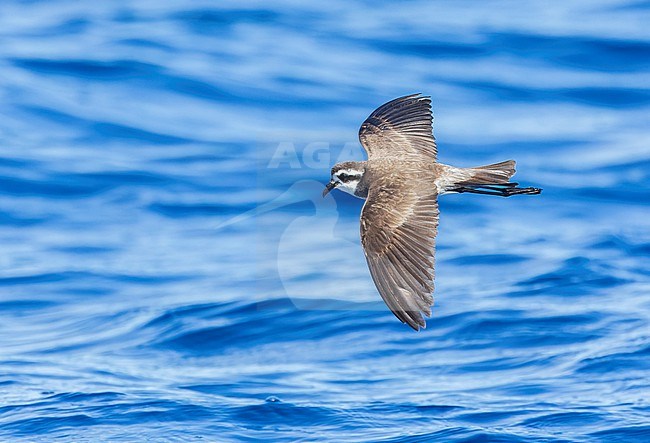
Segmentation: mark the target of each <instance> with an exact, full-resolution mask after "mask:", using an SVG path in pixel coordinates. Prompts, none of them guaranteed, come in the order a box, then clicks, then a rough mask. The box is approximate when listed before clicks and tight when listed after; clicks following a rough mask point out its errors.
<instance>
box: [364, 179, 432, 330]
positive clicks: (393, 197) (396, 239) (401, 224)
mask: <svg viewBox="0 0 650 443" xmlns="http://www.w3.org/2000/svg"><path fill="white" fill-rule="evenodd" d="M437 231H438V196H437V194H428V195H423V196H418V195H417V193H416V192H415V191H413V190H405V189H403V188H402V189H399V190H398V189H396V188H393V189H391V188H386V187H383V188H375V189H371V190H370V193H369V195H368V199H367V200H366V204H365V205H364V207H363V211H362V213H361V243H362V245H363V249H364V253H365V255H366V260H367V261H368V267H369V268H370V274H371V275H372V279H373V281H374V282H375V285H376V286H377V289H378V290H379V294H380V295H381V297H382V298H383V299H384V302H386V304H387V305H388V307H389V308H390V310H391V311H393V314H395V316H396V317H397V318H399V319H400V320H401V321H402V322H403V323H408V324H409V326H411V327H412V328H413V329H415V330H419V329H420V327H424V326H425V322H424V318H423V317H422V313H421V312H424V313H425V315H427V316H430V315H431V305H432V304H433V296H432V295H431V294H432V292H433V277H434V247H435V238H436V234H437Z"/></svg>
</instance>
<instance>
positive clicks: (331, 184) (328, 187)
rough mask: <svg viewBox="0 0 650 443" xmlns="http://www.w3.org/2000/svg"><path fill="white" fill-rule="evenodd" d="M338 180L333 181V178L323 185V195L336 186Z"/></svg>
mask: <svg viewBox="0 0 650 443" xmlns="http://www.w3.org/2000/svg"><path fill="white" fill-rule="evenodd" d="M339 184H340V182H335V181H334V180H330V182H329V183H328V184H327V186H325V189H323V197H325V196H326V195H327V194H329V193H330V191H331V190H332V189H334V188H336V187H337V186H338V185H339Z"/></svg>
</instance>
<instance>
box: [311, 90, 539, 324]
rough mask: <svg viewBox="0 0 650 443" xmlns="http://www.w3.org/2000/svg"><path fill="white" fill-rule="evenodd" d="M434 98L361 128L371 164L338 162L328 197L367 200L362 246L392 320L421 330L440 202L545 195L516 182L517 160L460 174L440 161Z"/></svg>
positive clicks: (394, 104)
mask: <svg viewBox="0 0 650 443" xmlns="http://www.w3.org/2000/svg"><path fill="white" fill-rule="evenodd" d="M432 122H433V116H432V114H431V99H430V97H426V96H422V95H421V94H413V95H408V96H405V97H400V98H397V99H395V100H392V101H390V102H388V103H386V104H384V105H382V106H380V107H379V108H377V109H376V110H375V111H374V112H373V113H372V114H370V116H369V117H368V118H367V119H366V120H365V121H364V122H363V124H362V125H361V128H360V129H359V140H360V141H361V145H362V146H363V148H364V149H365V151H366V153H367V155H368V160H366V161H361V162H355V161H347V162H343V163H338V164H336V165H335V166H334V167H333V168H332V172H331V174H332V175H331V180H330V182H329V183H328V184H327V186H326V188H325V190H324V191H323V197H325V195H327V194H328V193H329V192H330V191H331V190H332V189H335V188H337V189H340V190H342V191H344V192H347V193H349V194H352V195H354V196H356V197H359V198H362V199H365V200H366V202H365V204H364V205H363V209H362V211H361V244H362V246H363V251H364V253H365V256H366V261H367V262H368V267H369V268H370V275H371V276H372V279H373V281H374V283H375V286H376V287H377V290H378V291H379V294H380V295H381V297H382V298H383V300H384V302H385V303H386V305H388V307H389V308H390V310H391V311H393V314H395V316H396V317H397V318H398V319H400V320H401V321H402V323H407V324H408V325H409V326H410V327H412V328H413V329H415V330H416V331H417V330H419V329H420V328H424V327H425V326H426V323H425V321H424V318H423V316H422V314H423V313H424V314H425V315H426V316H427V317H430V316H431V306H432V305H433V296H432V293H433V279H434V248H435V239H436V234H437V230H438V216H439V211H438V196H439V195H442V194H449V193H463V192H468V193H474V194H487V195H498V196H502V197H509V196H511V195H519V194H539V193H540V192H541V189H539V188H522V187H519V186H518V185H519V184H518V183H513V182H510V177H512V176H513V175H514V173H515V161H514V160H507V161H504V162H501V163H495V164H492V165H487V166H478V167H474V168H458V167H455V166H449V165H445V164H442V163H438V162H437V154H438V150H437V147H436V141H435V138H434V137H433V129H432Z"/></svg>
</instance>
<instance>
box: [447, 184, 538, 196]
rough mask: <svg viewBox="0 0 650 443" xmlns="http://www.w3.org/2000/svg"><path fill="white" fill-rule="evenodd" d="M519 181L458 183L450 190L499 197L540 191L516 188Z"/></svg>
mask: <svg viewBox="0 0 650 443" xmlns="http://www.w3.org/2000/svg"><path fill="white" fill-rule="evenodd" d="M517 185H519V183H503V184H501V183H500V184H496V185H494V184H491V185H460V186H457V187H455V188H453V189H451V191H453V192H458V193H463V192H467V193H471V194H484V195H498V196H500V197H510V196H511V195H519V194H528V195H535V194H539V193H541V192H542V190H541V189H539V188H518V187H517Z"/></svg>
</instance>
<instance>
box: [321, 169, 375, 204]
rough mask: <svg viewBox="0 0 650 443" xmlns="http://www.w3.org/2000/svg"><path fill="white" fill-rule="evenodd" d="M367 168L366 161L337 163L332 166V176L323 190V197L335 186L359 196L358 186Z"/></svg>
mask: <svg viewBox="0 0 650 443" xmlns="http://www.w3.org/2000/svg"><path fill="white" fill-rule="evenodd" d="M365 170H366V168H365V162H343V163H337V164H336V165H334V167H333V168H332V178H331V179H330V182H329V183H328V184H327V186H326V187H325V190H324V191H323V197H325V196H326V195H327V194H329V192H330V191H331V190H332V189H334V188H338V189H340V190H341V191H344V192H347V193H348V194H352V195H355V196H357V193H356V191H357V187H358V186H359V183H360V182H361V179H362V178H363V173H364V172H365Z"/></svg>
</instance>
